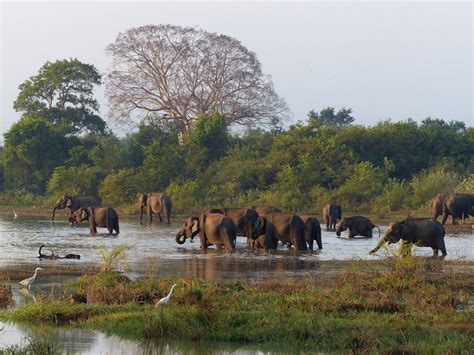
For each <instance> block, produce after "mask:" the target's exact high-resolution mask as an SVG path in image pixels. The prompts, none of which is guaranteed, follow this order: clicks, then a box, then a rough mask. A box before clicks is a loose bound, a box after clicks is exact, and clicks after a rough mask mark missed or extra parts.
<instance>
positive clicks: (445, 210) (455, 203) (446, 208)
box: [431, 194, 474, 225]
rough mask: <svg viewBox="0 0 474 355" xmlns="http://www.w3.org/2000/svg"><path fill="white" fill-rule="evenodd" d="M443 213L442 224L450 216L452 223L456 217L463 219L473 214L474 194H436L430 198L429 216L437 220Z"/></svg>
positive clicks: (454, 222)
mask: <svg viewBox="0 0 474 355" xmlns="http://www.w3.org/2000/svg"><path fill="white" fill-rule="evenodd" d="M441 215H443V221H442V224H443V225H444V224H445V223H446V220H447V219H448V216H451V220H452V223H453V224H456V221H457V220H458V219H461V220H463V221H465V220H466V219H467V218H469V215H471V216H474V194H454V195H437V196H435V197H433V199H432V200H431V216H432V218H433V220H437V219H438V217H439V216H441Z"/></svg>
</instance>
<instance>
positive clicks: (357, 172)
mask: <svg viewBox="0 0 474 355" xmlns="http://www.w3.org/2000/svg"><path fill="white" fill-rule="evenodd" d="M386 179H387V172H386V171H385V170H384V169H383V168H379V167H375V166H374V165H373V164H372V163H370V162H368V161H365V162H362V163H359V164H357V165H356V166H355V168H354V172H353V174H352V175H351V176H350V177H349V178H348V179H347V180H346V182H344V184H343V185H342V186H341V187H340V188H339V189H338V190H337V192H336V193H335V196H336V197H337V200H338V201H339V202H340V203H341V204H343V205H344V204H345V205H350V206H352V207H353V208H355V209H358V208H359V206H361V205H364V204H367V203H368V202H369V201H370V200H371V199H373V198H374V197H376V196H377V195H379V194H380V193H381V192H382V190H383V184H384V182H385V180H386Z"/></svg>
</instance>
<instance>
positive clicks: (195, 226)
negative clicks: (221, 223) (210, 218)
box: [191, 217, 199, 234]
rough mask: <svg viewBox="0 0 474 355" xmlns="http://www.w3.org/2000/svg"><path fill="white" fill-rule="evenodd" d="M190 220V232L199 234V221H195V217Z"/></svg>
mask: <svg viewBox="0 0 474 355" xmlns="http://www.w3.org/2000/svg"><path fill="white" fill-rule="evenodd" d="M192 220H193V222H192V225H191V232H192V233H193V234H197V233H199V219H197V217H194V218H193V219H192Z"/></svg>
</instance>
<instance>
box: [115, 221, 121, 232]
mask: <svg viewBox="0 0 474 355" xmlns="http://www.w3.org/2000/svg"><path fill="white" fill-rule="evenodd" d="M114 229H115V233H116V234H119V233H120V229H119V224H118V221H116V222H115V225H114Z"/></svg>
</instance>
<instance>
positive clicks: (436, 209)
mask: <svg viewBox="0 0 474 355" xmlns="http://www.w3.org/2000/svg"><path fill="white" fill-rule="evenodd" d="M445 199H446V195H439V194H438V195H436V196H435V197H433V198H432V199H431V204H430V211H431V217H432V218H433V220H434V221H437V220H438V217H439V216H441V215H442V214H443V204H444V200H445Z"/></svg>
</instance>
